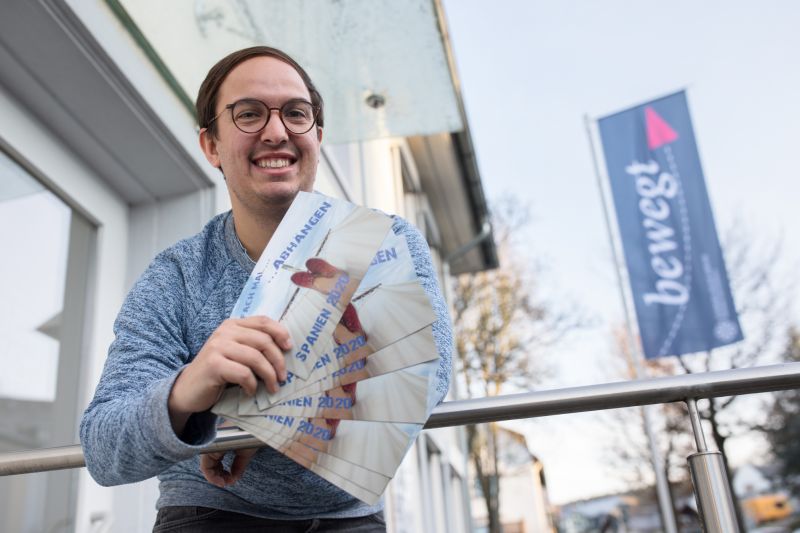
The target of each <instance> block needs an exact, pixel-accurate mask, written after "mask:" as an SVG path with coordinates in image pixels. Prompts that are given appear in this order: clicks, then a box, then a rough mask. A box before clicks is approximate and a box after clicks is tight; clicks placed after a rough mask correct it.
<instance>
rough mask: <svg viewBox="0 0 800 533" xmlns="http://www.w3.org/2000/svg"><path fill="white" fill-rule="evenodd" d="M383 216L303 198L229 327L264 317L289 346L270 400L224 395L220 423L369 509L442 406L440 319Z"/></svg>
mask: <svg viewBox="0 0 800 533" xmlns="http://www.w3.org/2000/svg"><path fill="white" fill-rule="evenodd" d="M391 228H392V219H391V218H390V217H388V216H386V215H384V214H382V213H379V212H377V211H374V210H371V209H367V208H364V207H358V206H355V205H353V204H351V203H349V202H346V201H343V200H337V199H334V198H329V197H326V196H323V195H320V194H316V193H300V194H299V195H298V196H297V198H296V199H295V201H294V203H293V204H292V206H291V208H290V209H289V211H288V212H287V214H286V216H285V217H284V220H283V222H281V224H280V226H279V227H278V229H277V230H276V232H275V235H274V236H273V238H272V239H271V240H270V242H269V244H268V245H267V248H266V249H265V250H264V253H263V254H262V256H261V258H260V259H259V261H258V263H257V264H256V266H255V268H254V269H253V272H252V273H251V275H250V278H249V279H248V281H247V283H246V285H245V287H244V290H243V291H242V294H241V295H240V297H239V299H238V301H237V302H236V305H235V306H234V310H233V312H232V314H231V316H232V317H235V318H241V317H245V316H252V315H266V316H268V317H270V318H273V319H275V320H279V321H280V322H281V323H282V324H284V325H285V326H286V328H287V329H288V330H289V333H290V335H291V337H292V343H293V349H292V350H289V351H287V352H285V353H284V356H285V359H286V364H287V369H288V371H289V376H288V378H287V379H286V381H284V382H282V383H281V384H280V388H279V390H278V392H276V393H275V394H271V393H269V392H268V391H267V389H266V387H265V386H264V384H263V383H259V386H258V391H257V393H256V396H255V397H250V396H248V395H247V394H245V393H244V391H242V390H241V389H240V388H239V387H231V388H229V389H228V390H227V391H226V392H225V394H224V395H223V396H222V398H221V399H220V400H219V402H218V403H217V404H216V405H215V406H214V408H213V412H214V413H216V414H217V415H220V416H223V417H225V418H227V419H229V420H230V421H232V422H233V423H234V424H236V425H237V426H239V427H241V428H242V429H244V430H246V431H249V432H251V433H252V434H253V435H254V436H256V437H257V438H259V439H260V440H262V441H263V442H265V443H266V444H268V445H269V446H272V447H273V448H275V449H276V450H278V451H280V452H281V453H283V454H284V455H286V456H287V457H289V458H291V459H292V460H294V461H296V462H297V463H299V464H301V465H303V466H305V467H306V468H308V469H309V470H311V471H313V472H315V473H316V474H317V475H319V476H321V477H322V478H324V479H326V480H328V481H329V482H331V483H333V484H335V485H337V486H338V487H340V488H341V489H343V490H345V491H347V492H349V493H350V494H352V495H353V496H355V497H356V498H359V499H361V500H362V501H364V502H367V503H370V504H373V503H375V502H376V501H378V499H379V498H380V495H381V494H382V493H383V491H384V490H385V489H386V486H387V484H388V483H389V481H391V479H392V477H393V476H394V474H395V472H396V471H397V468H398V467H399V466H400V463H401V461H402V460H403V457H404V456H405V454H406V452H407V451H408V449H409V448H410V447H411V444H412V443H413V441H414V439H415V438H416V436H417V435H418V434H419V432H420V431H421V430H422V426H423V425H424V423H425V422H426V421H427V418H428V416H429V415H430V412H431V410H432V409H433V407H434V404H435V398H436V390H435V383H436V380H435V374H436V370H437V368H438V353H437V350H436V344H435V342H434V339H433V332H432V328H431V324H432V323H433V322H434V321H435V319H436V316H435V313H434V312H433V309H432V308H431V305H430V301H429V300H428V296H427V294H426V293H425V290H424V289H423V288H422V286H421V285H420V283H419V280H418V279H417V275H416V272H415V269H414V264H413V260H412V257H411V254H410V252H409V250H408V247H407V245H406V241H405V238H404V237H403V236H398V235H395V234H394V232H393V231H392V229H391Z"/></svg>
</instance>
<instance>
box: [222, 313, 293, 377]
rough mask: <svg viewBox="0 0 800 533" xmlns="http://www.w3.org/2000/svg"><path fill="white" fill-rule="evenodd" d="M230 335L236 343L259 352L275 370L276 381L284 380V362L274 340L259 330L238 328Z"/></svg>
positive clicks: (281, 352)
mask: <svg viewBox="0 0 800 533" xmlns="http://www.w3.org/2000/svg"><path fill="white" fill-rule="evenodd" d="M232 335H233V340H235V341H236V342H238V343H240V344H243V345H245V346H249V347H252V348H254V349H256V350H258V351H259V352H261V354H262V355H263V357H265V358H266V361H268V362H269V364H270V365H272V367H273V368H274V369H275V373H276V375H277V376H278V379H280V380H281V381H283V380H285V379H286V376H287V372H286V361H285V358H284V356H283V351H281V349H280V347H279V346H277V345H276V344H275V340H274V339H273V338H272V337H271V336H270V335H267V334H266V333H264V332H262V331H259V330H255V329H250V328H245V327H238V326H237V328H236V329H235V330H234V331H233V334H232Z"/></svg>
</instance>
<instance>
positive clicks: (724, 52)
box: [443, 0, 800, 503]
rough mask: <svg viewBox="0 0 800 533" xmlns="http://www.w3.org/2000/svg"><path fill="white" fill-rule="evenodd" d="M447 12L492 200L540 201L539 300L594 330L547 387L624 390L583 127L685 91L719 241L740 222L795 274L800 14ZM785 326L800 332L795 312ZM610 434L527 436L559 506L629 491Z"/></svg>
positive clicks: (687, 9) (576, 6) (737, 6)
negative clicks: (580, 317)
mask: <svg viewBox="0 0 800 533" xmlns="http://www.w3.org/2000/svg"><path fill="white" fill-rule="evenodd" d="M443 3H444V10H445V15H446V18H447V22H448V27H449V31H450V39H451V44H452V46H453V50H454V55H455V59H456V64H457V70H458V73H459V77H460V81H461V88H462V96H463V98H464V102H465V107H466V111H467V116H468V121H469V126H470V129H471V134H472V138H473V143H474V145H475V149H476V152H477V157H478V164H479V167H480V171H481V176H482V179H483V184H484V188H485V191H486V193H487V196H488V197H489V198H490V199H496V198H499V197H501V196H502V195H504V194H508V193H513V194H514V195H515V196H517V197H519V198H521V199H523V200H524V201H526V202H529V203H530V205H531V208H532V213H533V217H534V221H533V223H532V224H531V225H530V227H529V228H528V229H527V234H526V235H525V239H524V240H525V241H527V243H528V244H527V246H528V248H529V250H528V251H527V253H530V254H531V255H532V256H534V257H536V258H537V260H538V261H540V262H541V263H542V264H543V265H544V267H545V272H544V274H543V276H544V280H545V281H546V283H543V285H544V287H546V289H545V292H544V294H543V296H545V297H547V298H549V299H551V300H554V301H559V300H563V301H574V302H576V303H578V304H579V305H580V307H581V309H583V310H584V311H585V312H586V313H587V315H588V316H590V317H591V318H592V319H593V322H594V324H593V326H592V327H590V328H586V329H584V330H582V331H580V332H579V333H578V334H576V335H575V336H573V337H572V339H571V340H569V341H567V342H566V343H564V344H563V345H561V346H560V347H559V348H558V349H557V350H554V351H553V353H551V354H549V356H548V358H547V361H545V363H546V364H547V365H548V366H550V367H551V369H552V372H551V375H549V376H547V377H545V378H544V379H543V381H542V383H541V385H540V386H539V388H540V389H549V388H556V387H565V386H574V385H584V384H590V383H602V382H607V381H614V380H618V379H620V378H619V375H618V374H617V373H616V368H617V363H616V362H615V359H614V357H613V356H612V355H611V353H612V351H613V342H612V337H611V334H610V331H611V329H612V328H613V327H615V326H617V325H619V324H621V323H622V321H623V312H622V304H621V303H620V297H619V289H618V286H617V282H616V277H615V274H614V270H613V260H612V256H611V249H610V246H609V240H608V235H607V230H606V225H605V221H604V218H603V211H602V209H603V208H602V201H601V195H600V193H599V188H598V183H597V177H596V174H595V171H594V168H593V163H592V159H591V152H590V144H589V136H588V134H587V129H586V125H585V117H587V116H588V117H589V119H596V118H599V117H602V116H605V115H608V114H611V113H613V112H616V111H619V110H622V109H625V108H628V107H631V106H634V105H637V104H640V103H642V102H645V101H648V100H651V99H653V98H657V97H660V96H663V95H666V94H670V93H672V92H675V91H677V90H681V89H685V90H686V91H687V96H688V101H689V107H690V111H691V113H692V120H693V124H694V130H695V135H696V137H697V143H698V149H699V152H700V159H701V162H702V164H703V168H704V172H705V177H706V184H707V188H708V192H709V196H710V200H711V205H712V209H713V211H714V215H715V219H716V223H717V227H718V228H719V230H720V232H723V231H725V230H726V229H727V228H730V227H731V226H732V224H733V223H734V221H736V220H739V221H741V223H742V224H743V227H745V228H746V230H747V231H748V232H749V233H750V234H751V235H753V236H754V238H756V239H757V240H758V241H759V242H766V243H769V242H774V241H775V239H779V238H780V239H782V242H783V254H782V257H781V262H780V264H779V266H778V273H779V275H782V276H788V275H789V273H790V272H791V271H792V269H793V268H796V267H797V265H800V232H798V231H797V222H796V220H795V216H796V203H797V198H798V185H797V184H798V179H797V178H798V177H800V176H799V175H798V174H800V172H799V171H798V168H800V150H798V149H796V148H795V145H796V143H797V142H798V140H800V101H798V98H797V95H798V94H800V68H798V66H800V65H798V50H800V33H798V32H797V31H796V27H797V24H798V23H800V3H797V2H791V1H789V0H783V1H770V2H759V3H756V2H745V1H741V0H736V1H726V2H722V1H708V2H693V1H687V0H677V1H672V2H669V3H666V2H655V1H653V0H645V1H638V2H634V1H632V0H629V1H623V0H605V1H603V2H592V1H588V0H584V1H574V0H573V1H563V2H557V1H555V0H551V1H546V2H545V1H521V0H520V1H510V0H506V1H502V0H498V1H496V2H492V3H491V4H488V3H487V2H485V1H484V2H479V1H477V0H444V2H443ZM791 316H792V317H793V319H794V321H795V322H796V323H798V324H800V315H798V309H794V310H793V312H792V314H791ZM743 327H744V328H745V334H747V327H746V326H743ZM751 403H752V402H751ZM752 405H756V404H752ZM687 425H688V421H687ZM608 427H609V426H608V423H607V418H606V417H605V416H603V415H596V414H591V413H589V414H580V415H568V416H559V417H550V418H545V419H537V420H534V421H531V422H527V423H524V424H521V425H519V428H521V429H522V430H523V431H524V432H525V433H526V434H527V435H528V441H529V447H530V448H531V450H532V451H533V452H534V453H535V454H536V455H538V456H539V457H540V459H542V461H543V463H544V467H545V471H546V473H547V476H548V489H549V492H550V497H551V500H552V501H553V502H554V503H565V502H568V501H573V500H576V499H580V498H586V497H590V496H594V495H599V494H605V493H608V492H612V491H615V490H621V489H623V488H624V487H625V483H624V481H623V480H622V478H621V476H619V475H615V474H614V472H613V469H612V468H610V467H609V459H608V447H609V446H613V445H614V444H615V443H616V442H617V441H615V440H614V436H613V435H611V433H612V432H611V431H609V429H608ZM586 435H591V436H592V438H589V439H587V438H586ZM730 455H731V460H732V462H733V463H734V464H743V463H745V462H748V461H751V460H760V459H761V457H762V456H763V445H762V444H761V443H760V442H759V441H758V440H757V439H752V438H749V437H744V438H741V439H735V440H734V442H732V446H731V449H730Z"/></svg>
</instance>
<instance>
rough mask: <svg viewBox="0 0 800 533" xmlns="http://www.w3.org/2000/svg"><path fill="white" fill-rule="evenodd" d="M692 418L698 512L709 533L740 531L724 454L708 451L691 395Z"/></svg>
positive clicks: (692, 459) (692, 464)
mask: <svg viewBox="0 0 800 533" xmlns="http://www.w3.org/2000/svg"><path fill="white" fill-rule="evenodd" d="M686 405H687V407H688V408H689V420H691V422H692V431H693V432H694V439H695V442H696V443H697V453H695V454H692V455H690V456H689V458H688V461H689V471H690V472H691V473H692V485H693V486H694V497H695V499H696V501H697V513H698V515H699V517H700V521H701V522H702V525H703V531H705V532H707V533H739V523H738V522H737V520H736V511H735V507H734V503H733V497H732V496H731V490H730V484H729V483H728V475H727V473H726V472H725V464H724V462H723V460H722V453H720V452H718V451H709V450H708V446H706V438H705V435H704V434H703V427H702V426H701V424H700V413H699V412H698V411H697V402H696V401H695V399H694V398H688V399H687V400H686Z"/></svg>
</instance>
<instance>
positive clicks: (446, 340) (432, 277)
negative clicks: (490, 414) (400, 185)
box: [393, 217, 453, 404]
mask: <svg viewBox="0 0 800 533" xmlns="http://www.w3.org/2000/svg"><path fill="white" fill-rule="evenodd" d="M393 230H394V232H395V234H398V235H401V234H402V235H403V236H405V238H406V243H407V244H408V250H409V252H410V253H411V257H412V259H413V261H414V269H415V270H416V273H417V277H418V278H419V281H420V283H421V284H422V287H423V288H424V289H425V292H426V293H427V294H428V298H429V299H430V301H431V306H432V307H433V311H434V312H435V313H436V321H435V322H434V323H433V337H434V340H435V341H436V348H437V350H438V351H439V368H438V369H437V371H436V379H437V384H436V391H437V392H438V393H439V397H438V401H437V402H436V403H437V404H438V403H441V402H442V400H444V397H445V396H446V395H447V390H448V389H449V387H450V376H451V374H452V353H453V327H452V322H451V321H450V314H449V313H448V311H447V303H446V302H445V299H444V296H443V295H442V290H441V288H440V287H439V282H438V280H437V277H436V271H435V270H434V268H433V262H432V261H431V253H430V249H429V248H428V243H427V242H426V241H425V238H424V237H423V236H422V234H421V233H420V232H419V230H418V229H417V228H416V227H414V226H413V225H411V224H410V223H409V222H407V221H406V220H404V219H402V218H399V217H395V223H394V226H393Z"/></svg>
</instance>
